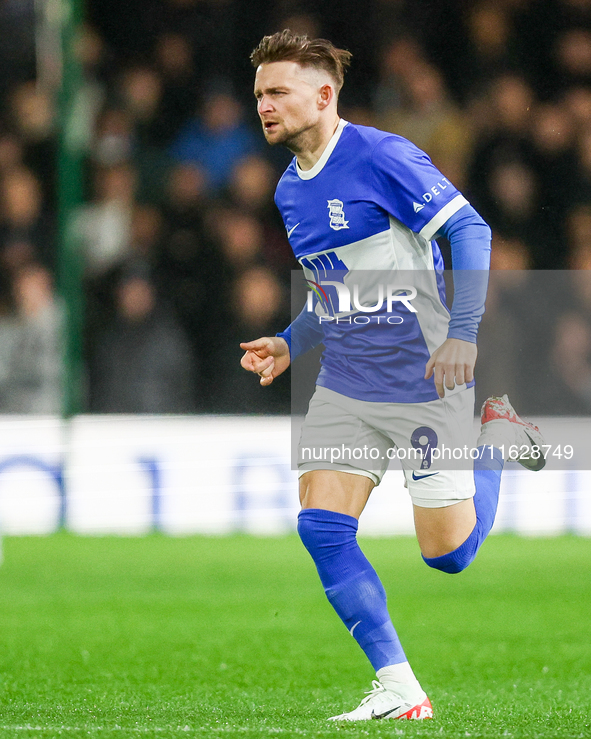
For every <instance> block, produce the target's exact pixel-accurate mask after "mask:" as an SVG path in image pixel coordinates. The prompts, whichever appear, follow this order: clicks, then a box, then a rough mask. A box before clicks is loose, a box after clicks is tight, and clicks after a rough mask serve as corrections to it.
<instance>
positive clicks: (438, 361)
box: [425, 339, 478, 398]
mask: <svg viewBox="0 0 591 739" xmlns="http://www.w3.org/2000/svg"><path fill="white" fill-rule="evenodd" d="M477 353H478V350H477V348H476V344H472V342H470V341H463V340H462V339H446V340H445V341H444V342H443V344H442V345H441V346H440V347H439V348H438V349H436V350H435V351H434V352H433V354H432V355H431V358H430V359H429V361H428V362H427V364H426V365H425V380H428V379H429V378H430V377H431V376H432V375H434V376H435V377H434V380H435V388H436V390H437V394H438V395H439V397H440V398H443V396H444V395H445V389H444V385H445V387H446V388H447V389H448V390H453V389H454V386H455V385H456V383H457V384H458V385H463V384H464V383H465V382H472V380H473V379H474V365H475V364H476V355H477Z"/></svg>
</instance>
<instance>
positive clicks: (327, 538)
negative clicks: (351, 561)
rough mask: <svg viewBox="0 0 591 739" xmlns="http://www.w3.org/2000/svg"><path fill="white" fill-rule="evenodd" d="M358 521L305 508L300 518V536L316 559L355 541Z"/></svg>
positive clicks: (338, 514)
mask: <svg viewBox="0 0 591 739" xmlns="http://www.w3.org/2000/svg"><path fill="white" fill-rule="evenodd" d="M356 533H357V521H356V520H355V519H354V518H352V517H351V516H345V515H344V514H341V513H334V512H332V511H325V510H320V509H316V508H305V509H304V510H302V511H300V514H299V516H298V534H299V536H300V539H301V540H302V543H303V545H304V546H305V547H306V549H307V550H308V552H310V554H311V555H312V557H313V558H314V559H316V558H317V557H318V556H323V555H324V556H326V555H328V554H329V552H331V551H334V550H337V549H339V548H341V547H342V546H346V545H347V544H350V543H351V542H354V541H355V535H356Z"/></svg>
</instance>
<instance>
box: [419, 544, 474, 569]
mask: <svg viewBox="0 0 591 739" xmlns="http://www.w3.org/2000/svg"><path fill="white" fill-rule="evenodd" d="M466 545H468V546H466ZM477 551H478V548H475V547H474V546H472V544H471V542H470V540H469V539H468V541H466V542H464V543H463V544H462V546H460V547H458V548H457V549H454V550H453V552H449V553H448V554H443V555H441V557H425V556H424V555H423V561H424V562H425V564H427V565H428V566H429V567H432V568H433V569H434V570H440V571H441V572H447V574H448V575H457V574H458V573H459V572H462V571H463V570H465V569H466V567H468V565H470V564H471V563H472V562H473V561H474V558H475V557H476V553H477Z"/></svg>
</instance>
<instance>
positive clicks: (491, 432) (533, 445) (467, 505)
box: [414, 396, 545, 574]
mask: <svg viewBox="0 0 591 739" xmlns="http://www.w3.org/2000/svg"><path fill="white" fill-rule="evenodd" d="M481 421H482V431H481V434H480V437H479V439H478V447H477V448H478V452H479V454H478V457H477V458H476V460H475V461H474V487H475V494H474V498H473V499H472V500H470V499H468V500H465V501H463V502H462V503H458V504H456V505H450V506H445V507H441V508H425V507H422V506H417V505H416V499H415V505H414V513H415V526H416V530H417V538H418V540H419V545H420V547H421V552H422V555H423V559H424V560H425V562H426V563H427V564H428V565H429V566H430V567H433V568H434V569H438V570H441V571H442V572H447V573H450V574H454V573H458V572H461V571H462V570H464V569H466V567H468V565H469V564H470V563H471V562H472V561H473V560H474V558H475V557H476V554H477V552H478V550H479V549H480V546H481V545H482V543H483V542H484V540H485V539H486V537H487V536H488V534H489V532H490V530H491V529H492V526H493V524H494V521H495V515H496V511H497V506H498V500H499V489H500V485H501V473H502V470H503V465H504V461H505V460H504V458H503V453H502V450H504V452H505V459H515V461H518V462H520V464H522V465H523V466H524V467H525V468H526V469H530V470H534V471H536V470H539V469H542V468H543V466H544V464H545V458H544V456H543V455H542V454H541V445H542V444H543V438H542V436H541V434H540V431H539V429H538V428H537V427H535V426H533V425H532V424H530V423H527V422H525V421H522V420H521V418H519V416H518V415H517V414H516V413H515V411H514V409H513V407H512V406H511V404H510V403H509V400H508V398H507V396H503V397H502V398H489V399H488V400H486V401H485V403H484V405H483V407H482V410H481ZM512 447H515V449H514V450H512ZM471 520H472V522H473V526H472V528H471V530H470V531H468V532H467V529H469V528H470V521H471ZM465 534H467V535H466V536H465ZM458 539H459V543H458Z"/></svg>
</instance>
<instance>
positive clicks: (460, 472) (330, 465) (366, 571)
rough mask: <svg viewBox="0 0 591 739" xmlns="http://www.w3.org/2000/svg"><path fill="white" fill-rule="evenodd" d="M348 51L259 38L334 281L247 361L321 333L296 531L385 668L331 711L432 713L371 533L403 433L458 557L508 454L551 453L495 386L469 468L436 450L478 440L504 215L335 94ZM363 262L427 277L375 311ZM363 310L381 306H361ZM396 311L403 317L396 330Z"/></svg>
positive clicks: (294, 232)
mask: <svg viewBox="0 0 591 739" xmlns="http://www.w3.org/2000/svg"><path fill="white" fill-rule="evenodd" d="M350 56H351V55H350V53H349V52H347V51H344V50H342V49H338V48H336V47H335V46H333V44H332V43H331V42H329V41H327V40H324V39H309V38H308V37H306V36H297V35H294V34H292V33H291V32H290V31H289V30H285V31H282V32H280V33H276V34H274V35H272V36H266V37H265V38H263V40H262V41H261V42H260V44H259V46H258V47H257V48H256V49H255V50H254V51H253V53H252V55H251V61H252V63H253V66H255V67H256V78H255V88H254V93H255V97H256V100H257V107H258V114H259V117H260V120H261V123H262V128H263V132H264V135H265V138H266V140H267V141H268V143H269V144H272V145H276V144H284V145H285V146H287V148H288V149H289V150H290V151H291V152H292V153H293V154H294V155H295V157H294V159H293V160H292V162H291V164H290V165H289V167H288V168H287V170H286V171H285V173H284V175H283V177H282V178H281V180H280V182H279V184H278V186H277V192H276V197H275V200H276V203H277V206H278V207H279V210H280V212H281V215H282V217H283V220H284V224H285V228H286V229H287V234H288V238H289V241H290V244H291V246H292V248H293V250H294V253H295V255H296V257H297V259H298V260H299V262H300V264H301V265H302V267H303V269H304V273H305V276H306V278H308V279H309V281H310V283H314V284H315V285H318V287H319V288H323V290H324V295H325V302H324V303H322V302H321V301H316V303H315V306H314V310H312V311H309V310H307V308H306V307H305V308H304V310H303V311H302V313H301V314H300V315H299V316H298V318H296V320H295V321H294V322H293V323H292V324H291V325H290V326H289V327H288V328H287V329H286V330H285V331H283V332H282V333H279V334H278V335H277V336H274V337H263V338H260V339H257V340H255V341H250V342H245V343H243V344H241V347H242V348H243V349H244V350H245V354H244V356H243V358H242V362H241V363H242V366H243V367H244V368H245V369H247V370H249V371H251V372H254V373H257V374H258V375H259V376H260V383H261V384H262V385H270V384H271V383H272V382H273V380H274V379H275V378H276V377H277V376H278V375H280V374H281V373H282V372H284V371H285V369H286V368H287V367H288V366H289V364H290V362H291V361H293V359H294V358H295V357H296V356H298V355H299V354H302V353H303V352H305V351H307V350H308V349H310V348H312V347H314V346H316V345H318V344H319V343H320V342H323V343H324V347H325V350H324V353H323V357H322V367H321V370H320V374H319V377H318V380H317V387H316V391H315V393H314V396H313V398H312V400H311V402H310V406H309V410H308V413H307V415H306V419H305V422H304V426H303V429H302V436H301V439H300V451H299V460H298V468H299V473H300V500H301V505H302V510H301V512H300V514H299V517H298V532H299V535H300V537H301V539H302V541H303V543H304V545H305V547H306V548H307V550H308V552H309V553H310V555H311V556H312V558H313V560H314V562H315V564H316V567H317V570H318V574H319V575H320V579H321V581H322V585H323V586H324V590H325V593H326V595H327V597H328V599H329V601H330V603H331V604H332V606H333V607H334V609H335V610H336V612H337V614H338V615H339V616H340V618H341V619H342V621H343V622H344V624H345V626H346V627H347V629H348V630H349V632H350V633H351V634H352V636H353V637H354V638H355V639H356V641H357V642H358V643H359V645H360V647H361V648H362V649H363V651H364V652H365V654H366V656H367V657H368V659H369V661H370V662H371V664H372V666H373V668H374V669H375V670H376V673H377V678H378V679H377V680H375V681H374V682H373V689H372V690H371V691H369V694H368V695H367V697H366V698H364V700H363V701H362V702H361V704H360V705H359V706H358V707H357V708H356V709H354V710H352V711H350V712H348V713H343V714H340V715H337V716H334V717H332V718H333V720H347V721H358V720H366V719H386V718H388V719H399V718H402V719H404V718H407V719H410V718H412V719H424V718H430V717H431V716H432V707H431V703H430V701H429V698H428V697H427V695H426V694H425V692H424V691H423V689H422V688H421V686H420V684H419V682H418V680H417V679H416V677H415V675H414V673H413V671H412V669H411V667H410V665H409V662H408V660H407V658H406V656H405V653H404V651H403V649H402V646H401V644H400V641H399V639H398V636H397V634H396V631H395V629H394V626H393V624H392V621H391V619H390V616H389V614H388V610H387V606H386V593H385V591H384V588H383V586H382V584H381V582H380V580H379V579H378V576H377V574H376V572H375V570H374V569H373V568H372V566H371V564H370V563H369V562H368V560H367V559H366V558H365V556H364V555H363V553H362V551H361V549H360V548H359V546H358V544H357V539H356V533H357V525H358V519H359V516H360V515H361V513H362V511H363V508H364V506H365V504H366V503H367V500H368V498H369V495H370V493H371V490H372V488H373V487H374V486H375V485H378V484H379V483H380V481H381V478H382V476H383V474H384V472H385V469H386V467H387V464H388V451H389V450H392V449H394V448H397V449H410V448H411V447H412V448H415V449H416V448H420V449H421V450H422V452H424V453H425V455H424V456H423V457H422V458H421V457H419V458H416V459H415V460H410V459H408V460H406V461H404V462H403V463H402V465H403V470H404V475H405V480H406V486H407V487H408V491H409V493H410V495H411V498H412V501H413V510H414V519H415V528H416V532H417V538H418V542H419V546H420V549H421V553H422V555H423V559H424V560H425V562H426V563H427V565H429V566H430V567H434V568H437V569H439V570H442V571H444V572H449V573H455V572H460V571H461V570H463V569H464V568H466V567H467V566H468V565H469V564H470V562H472V560H473V559H474V557H475V556H476V553H477V551H478V549H479V547H480V545H481V544H482V542H483V540H484V539H485V537H486V536H487V534H488V533H489V531H490V529H491V527H492V525H493V522H494V517H495V513H496V508H497V501H498V494H499V486H500V477H501V471H502V468H503V464H504V461H506V459H507V458H509V457H510V455H512V456H511V458H517V457H519V458H518V460H517V461H520V462H521V464H523V465H524V466H525V467H528V468H529V469H540V468H541V467H543V465H544V463H545V460H544V458H543V456H541V454H540V452H539V445H540V444H541V443H542V438H541V436H540V434H539V431H538V429H536V428H535V427H534V426H532V425H531V424H527V423H525V422H523V421H522V420H521V419H520V418H519V417H518V416H517V415H516V413H515V411H514V410H513V408H512V407H511V405H510V403H509V401H508V399H507V397H506V396H503V398H489V399H488V400H487V401H486V402H485V404H484V406H483V409H482V419H481V420H482V432H481V434H480V437H479V439H478V450H479V453H480V454H479V458H478V459H476V461H474V462H472V461H470V463H469V468H468V465H464V467H465V468H464V469H446V465H445V464H444V463H442V462H437V460H436V459H433V455H432V454H431V455H429V454H427V452H432V451H433V450H434V449H436V448H443V447H444V446H445V445H447V447H449V448H454V449H455V448H460V449H461V448H463V447H466V446H469V447H473V444H472V443H471V430H472V423H473V412H474V410H473V409H474V390H473V372H474V364H475V361H476V343H475V342H476V334H477V329H478V324H479V321H480V318H481V316H482V313H483V311H484V301H485V294H486V286H487V280H486V275H487V270H488V266H489V253H490V229H489V228H488V226H487V225H486V223H485V222H484V221H483V220H482V219H481V218H480V216H479V215H478V214H477V213H476V211H475V210H474V209H473V208H472V206H471V205H470V204H469V203H468V201H467V200H466V199H465V198H464V197H463V195H462V194H461V193H459V192H458V191H457V190H456V188H455V187H454V186H453V185H452V183H451V182H449V181H448V180H447V178H446V177H444V175H443V174H442V173H441V172H439V171H438V170H437V169H436V168H435V167H434V166H433V165H432V164H431V162H430V160H429V158H428V157H427V155H426V154H424V153H423V152H422V151H420V150H419V149H417V148H416V147H415V146H414V145H413V144H411V143H410V142H409V141H407V140H406V139H403V138H401V137H399V136H396V135H394V134H390V133H385V132H383V131H378V130H376V129H374V128H369V127H364V126H357V125H353V124H351V123H348V122H346V121H344V120H342V119H341V118H340V117H339V115H338V113H337V98H338V94H339V90H340V89H341V86H342V84H343V75H344V71H345V68H346V67H347V66H348V64H349V62H350ZM439 235H443V236H446V237H447V238H448V239H449V242H450V245H451V253H452V266H453V270H454V272H453V274H454V300H453V305H452V308H451V312H449V311H448V309H447V307H446V306H445V302H444V299H443V297H442V291H441V289H440V285H439V280H438V275H439V276H440V271H441V269H442V268H443V264H442V258H441V254H440V251H439V248H438V246H437V243H436V242H435V241H434V238H435V237H436V236H439ZM366 270H374V271H376V270H377V271H379V272H377V274H378V278H377V279H379V275H392V276H395V275H396V274H401V272H400V271H401V270H405V271H407V272H405V273H404V274H406V275H408V274H409V273H411V272H412V273H415V274H416V275H417V282H416V285H415V286H411V287H410V288H408V287H406V286H405V287H404V289H403V290H402V291H399V290H398V291H390V292H388V288H387V289H386V294H387V295H388V297H389V299H388V300H384V299H383V298H384V293H381V295H382V301H381V302H382V307H380V305H379V303H380V301H379V300H378V303H376V308H375V313H374V314H372V315H370V312H369V311H370V309H369V308H368V307H367V303H366V304H365V305H364V306H363V305H362V301H361V300H360V299H359V293H357V294H356V293H355V290H356V286H355V285H353V281H354V279H355V276H356V275H358V274H366V272H365V271H366ZM359 271H362V272H359ZM393 280H394V277H393ZM394 281H395V280H394ZM323 286H325V288H324V287H323ZM343 286H344V287H343ZM330 288H334V289H336V291H337V293H338V296H337V297H338V301H337V300H336V297H335V296H336V293H334V294H333V295H332V296H328V295H327V294H326V290H329V289H330ZM345 288H347V289H346V290H345ZM319 292H320V291H319ZM347 294H348V295H351V294H353V302H354V304H355V307H354V308H351V307H350V303H349V304H347V300H346V299H345V300H344V302H343V304H341V302H340V298H341V296H342V295H345V296H346V295H347ZM413 301H414V303H415V304H416V305H417V308H415V307H414V305H413ZM336 302H338V309H335V310H332V312H331V310H330V309H331V306H332V307H334V305H335V304H336ZM371 310H373V308H372V309H371ZM361 315H363V316H365V317H369V318H375V319H376V320H374V321H373V322H372V323H371V324H370V323H369V322H368V321H366V320H364V321H357V320H355V316H361ZM379 315H381V316H382V317H383V318H384V321H382V322H380V321H379V320H377V319H378V316H379ZM351 317H353V320H352V319H351ZM388 317H390V318H392V317H394V325H395V327H396V329H397V330H396V332H394V331H393V330H392V325H393V324H392V323H388V322H387V318H388ZM388 328H390V330H389V331H388V330H387V329H388ZM392 337H394V338H392ZM512 445H513V446H514V447H518V450H517V453H516V452H515V450H512V451H510V449H509V448H510V447H511V446H512ZM364 446H366V447H368V448H370V449H372V450H373V449H377V450H378V453H379V457H378V459H377V461H373V459H374V458H372V459H366V458H363V459H355V458H353V457H352V456H350V455H349V457H347V458H346V459H342V460H339V461H334V460H333V459H332V458H331V459H326V458H323V459H318V458H317V457H316V456H315V455H313V456H312V457H311V456H310V455H308V456H307V457H306V456H305V455H304V452H305V451H306V450H310V449H315V448H324V449H326V448H334V449H337V448H338V449H341V448H344V447H348V448H361V447H364ZM384 460H385V461H384ZM447 466H448V467H450V466H452V465H449V464H448V465H447Z"/></svg>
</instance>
